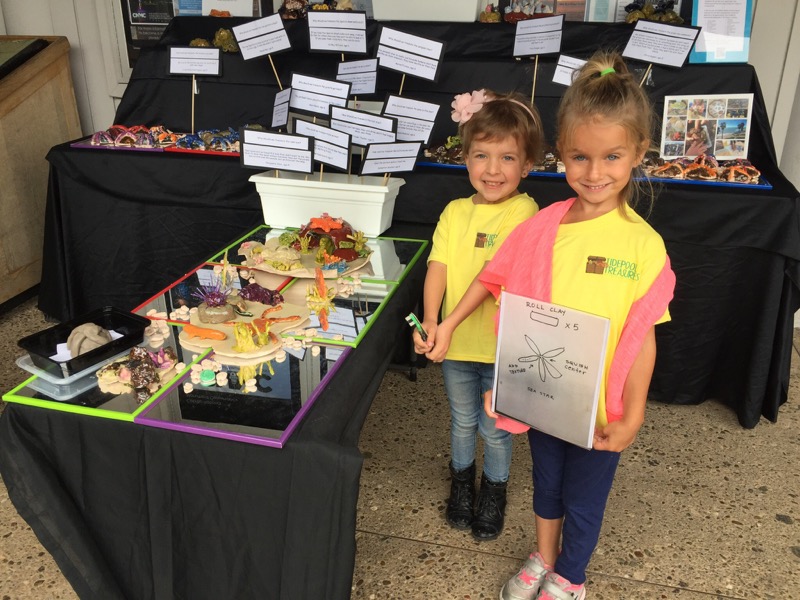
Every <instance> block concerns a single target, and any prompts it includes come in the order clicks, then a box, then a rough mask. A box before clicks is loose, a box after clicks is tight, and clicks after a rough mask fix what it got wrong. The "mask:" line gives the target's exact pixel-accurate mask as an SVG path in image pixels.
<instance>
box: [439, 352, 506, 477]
mask: <svg viewBox="0 0 800 600" xmlns="http://www.w3.org/2000/svg"><path fill="white" fill-rule="evenodd" d="M442 373H443V374H444V387H445V390H446V391H447V398H448V400H449V401H450V446H451V451H452V461H453V468H454V469H456V470H458V471H461V470H463V469H466V468H468V467H469V466H470V465H472V463H473V462H475V445H476V443H477V438H476V436H475V434H476V433H480V434H481V438H482V439H483V472H484V474H485V475H486V477H487V478H488V479H489V480H491V481H493V482H495V483H501V482H504V481H508V470H509V467H510V465H511V434H510V433H508V432H507V431H503V430H502V429H497V428H496V427H495V420H494V419H492V418H490V417H489V416H488V415H487V414H486V412H485V411H484V410H483V393H484V392H486V391H488V390H490V389H492V382H493V380H494V365H493V364H492V363H480V362H469V361H463V360H445V361H444V362H442Z"/></svg>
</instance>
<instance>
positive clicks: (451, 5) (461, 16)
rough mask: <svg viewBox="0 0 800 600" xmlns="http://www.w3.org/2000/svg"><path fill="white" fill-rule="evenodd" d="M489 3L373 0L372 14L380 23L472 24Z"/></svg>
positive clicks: (444, 0)
mask: <svg viewBox="0 0 800 600" xmlns="http://www.w3.org/2000/svg"><path fill="white" fill-rule="evenodd" d="M489 3H490V2H489V1H488V0H434V1H433V2H432V1H431V0H372V14H373V16H374V17H375V19H376V20H378V21H451V22H462V23H472V22H473V21H477V20H478V15H480V14H481V13H482V12H483V9H484V8H486V5H487V4H489ZM492 4H494V3H492Z"/></svg>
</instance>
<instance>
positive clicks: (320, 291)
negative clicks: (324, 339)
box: [306, 267, 336, 331]
mask: <svg viewBox="0 0 800 600" xmlns="http://www.w3.org/2000/svg"><path fill="white" fill-rule="evenodd" d="M315 273H316V276H315V277H314V284H313V285H309V286H308V287H307V288H306V290H307V291H306V303H307V304H308V308H310V309H311V310H313V311H314V312H316V313H317V317H318V318H319V324H320V326H321V327H322V330H323V331H328V313H329V312H330V311H331V310H336V308H335V307H334V305H333V299H334V298H335V297H336V288H335V287H328V286H327V285H325V276H324V275H323V273H322V269H320V268H319V267H317V268H316V271H315Z"/></svg>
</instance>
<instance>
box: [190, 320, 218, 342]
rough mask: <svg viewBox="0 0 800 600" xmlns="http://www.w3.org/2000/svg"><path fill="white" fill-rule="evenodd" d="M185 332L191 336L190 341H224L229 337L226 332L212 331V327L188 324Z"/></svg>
mask: <svg viewBox="0 0 800 600" xmlns="http://www.w3.org/2000/svg"><path fill="white" fill-rule="evenodd" d="M183 332H184V333H185V334H186V335H188V336H189V339H192V338H200V339H202V340H224V339H226V338H227V337H228V336H227V334H226V333H225V332H224V331H219V330H218V329H211V328H210V327H198V326H197V325H192V324H190V323H187V324H186V325H184V326H183Z"/></svg>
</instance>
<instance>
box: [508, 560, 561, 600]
mask: <svg viewBox="0 0 800 600" xmlns="http://www.w3.org/2000/svg"><path fill="white" fill-rule="evenodd" d="M552 568H553V567H551V566H550V565H548V564H545V562H544V559H543V558H542V555H541V554H539V553H538V552H536V553H534V554H531V555H530V557H528V560H526V561H525V564H523V565H522V568H521V569H520V570H519V572H518V573H517V574H516V575H514V576H513V577H512V578H511V579H509V580H508V581H507V582H506V584H505V585H504V586H503V589H501V590H500V600H534V598H537V597H538V596H537V594H538V593H539V589H540V588H541V587H542V583H544V578H545V576H546V575H547V574H548V573H549V572H550V570H551V569H552Z"/></svg>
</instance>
